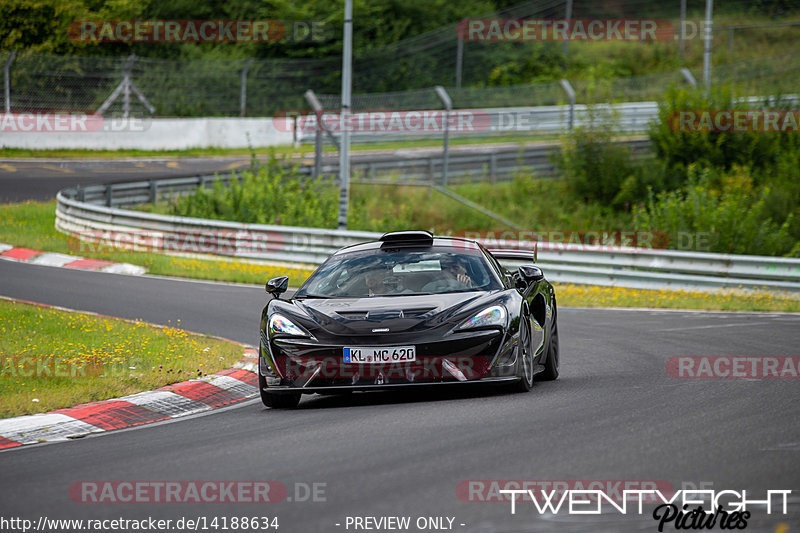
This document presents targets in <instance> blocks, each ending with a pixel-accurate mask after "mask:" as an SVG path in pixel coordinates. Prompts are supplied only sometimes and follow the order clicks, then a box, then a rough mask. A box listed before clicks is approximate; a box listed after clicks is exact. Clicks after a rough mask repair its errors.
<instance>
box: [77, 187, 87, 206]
mask: <svg viewBox="0 0 800 533" xmlns="http://www.w3.org/2000/svg"><path fill="white" fill-rule="evenodd" d="M77 189H78V191H77V192H78V194H77V196H78V201H79V202H85V201H86V191H85V190H83V187H81V186H80V185H78V187H77Z"/></svg>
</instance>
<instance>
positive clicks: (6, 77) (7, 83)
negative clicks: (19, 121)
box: [3, 50, 17, 113]
mask: <svg viewBox="0 0 800 533" xmlns="http://www.w3.org/2000/svg"><path fill="white" fill-rule="evenodd" d="M16 55H17V51H16V50H12V51H11V55H9V56H8V59H6V64H5V66H3V89H4V94H5V104H6V105H5V107H6V113H10V112H11V63H12V62H13V61H14V56H16Z"/></svg>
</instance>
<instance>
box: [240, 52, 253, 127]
mask: <svg viewBox="0 0 800 533" xmlns="http://www.w3.org/2000/svg"><path fill="white" fill-rule="evenodd" d="M252 64H253V58H250V59H249V60H248V61H247V64H246V65H245V66H244V68H243V69H242V92H241V94H240V95H239V114H240V115H241V116H244V115H245V109H246V106H247V72H248V71H249V70H250V65H252Z"/></svg>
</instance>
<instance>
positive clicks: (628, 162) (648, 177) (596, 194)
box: [554, 109, 660, 208]
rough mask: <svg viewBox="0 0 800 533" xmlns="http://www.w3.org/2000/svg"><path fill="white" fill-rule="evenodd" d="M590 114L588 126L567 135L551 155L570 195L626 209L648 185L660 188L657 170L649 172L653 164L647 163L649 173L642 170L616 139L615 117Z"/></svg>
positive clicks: (627, 149) (578, 128)
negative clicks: (559, 147)
mask: <svg viewBox="0 0 800 533" xmlns="http://www.w3.org/2000/svg"><path fill="white" fill-rule="evenodd" d="M590 113H592V116H591V117H590V122H589V125H587V126H580V127H577V128H575V129H574V130H573V131H571V132H570V133H569V134H567V135H566V136H565V137H564V139H563V142H562V146H561V151H560V152H559V153H557V154H555V155H554V162H555V163H556V164H557V165H558V166H559V167H560V168H561V171H562V172H563V175H564V179H565V180H566V182H567V188H568V191H569V193H570V195H571V196H572V197H573V198H575V199H576V200H579V201H582V202H584V203H589V202H598V203H600V204H601V205H606V206H611V207H615V208H625V207H627V206H628V205H630V203H631V202H632V201H635V200H637V199H638V198H640V197H641V195H642V194H643V192H644V191H646V188H647V185H650V186H651V187H652V186H656V188H660V181H659V178H658V173H655V174H654V173H653V172H652V170H653V168H655V167H654V166H653V165H649V166H648V168H647V170H649V171H651V172H650V173H647V172H645V166H644V164H643V163H640V162H636V161H634V160H633V158H632V154H631V150H630V148H628V147H627V146H625V145H623V144H620V143H617V142H615V134H616V127H615V121H614V118H613V117H612V116H610V115H608V114H606V113H603V112H602V111H600V110H598V109H594V110H593V111H591V112H590ZM654 175H655V178H654V177H653V176H654Z"/></svg>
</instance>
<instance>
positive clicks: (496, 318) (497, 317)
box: [458, 305, 507, 330]
mask: <svg viewBox="0 0 800 533" xmlns="http://www.w3.org/2000/svg"><path fill="white" fill-rule="evenodd" d="M506 314H507V313H506V308H505V307H503V306H502V305H494V306H492V307H489V308H487V309H484V310H483V311H481V312H480V313H478V314H477V315H475V316H473V317H472V318H470V319H469V320H467V321H466V322H464V323H463V324H461V325H460V326H459V327H458V329H459V330H462V329H473V328H485V327H487V326H500V327H504V326H505V325H506Z"/></svg>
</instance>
